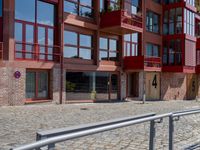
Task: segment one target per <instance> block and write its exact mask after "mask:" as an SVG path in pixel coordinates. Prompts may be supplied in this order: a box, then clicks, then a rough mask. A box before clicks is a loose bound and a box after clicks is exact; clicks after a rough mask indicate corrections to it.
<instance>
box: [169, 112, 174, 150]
mask: <svg viewBox="0 0 200 150" xmlns="http://www.w3.org/2000/svg"><path fill="white" fill-rule="evenodd" d="M173 148H174V119H173V115H171V116H170V117H169V150H173Z"/></svg>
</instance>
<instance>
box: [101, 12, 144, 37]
mask: <svg viewBox="0 0 200 150" xmlns="http://www.w3.org/2000/svg"><path fill="white" fill-rule="evenodd" d="M100 28H101V29H102V30H106V29H108V28H112V30H115V33H118V32H120V33H119V34H123V33H126V34H127V33H132V32H134V31H137V32H143V29H142V18H141V17H139V16H136V15H132V16H129V15H128V14H127V12H126V11H124V10H117V11H112V12H105V13H102V14H101V20H100ZM119 28H120V31H119ZM112 30H110V32H112Z"/></svg>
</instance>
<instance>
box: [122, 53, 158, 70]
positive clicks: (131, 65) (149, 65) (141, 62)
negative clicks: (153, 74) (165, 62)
mask: <svg viewBox="0 0 200 150" xmlns="http://www.w3.org/2000/svg"><path fill="white" fill-rule="evenodd" d="M124 70H126V71H127V70H145V71H161V58H160V57H144V56H127V57H124Z"/></svg>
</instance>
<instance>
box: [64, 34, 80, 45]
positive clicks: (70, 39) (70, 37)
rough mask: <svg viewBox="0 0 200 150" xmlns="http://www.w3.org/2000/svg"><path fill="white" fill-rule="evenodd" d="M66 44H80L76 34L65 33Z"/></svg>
mask: <svg viewBox="0 0 200 150" xmlns="http://www.w3.org/2000/svg"><path fill="white" fill-rule="evenodd" d="M64 42H65V44H70V45H77V44H78V35H77V33H76V32H71V31H65V33H64Z"/></svg>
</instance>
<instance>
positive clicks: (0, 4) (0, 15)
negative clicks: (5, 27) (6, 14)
mask: <svg viewBox="0 0 200 150" xmlns="http://www.w3.org/2000/svg"><path fill="white" fill-rule="evenodd" d="M2 15H3V1H2V0H0V17H2Z"/></svg>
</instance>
